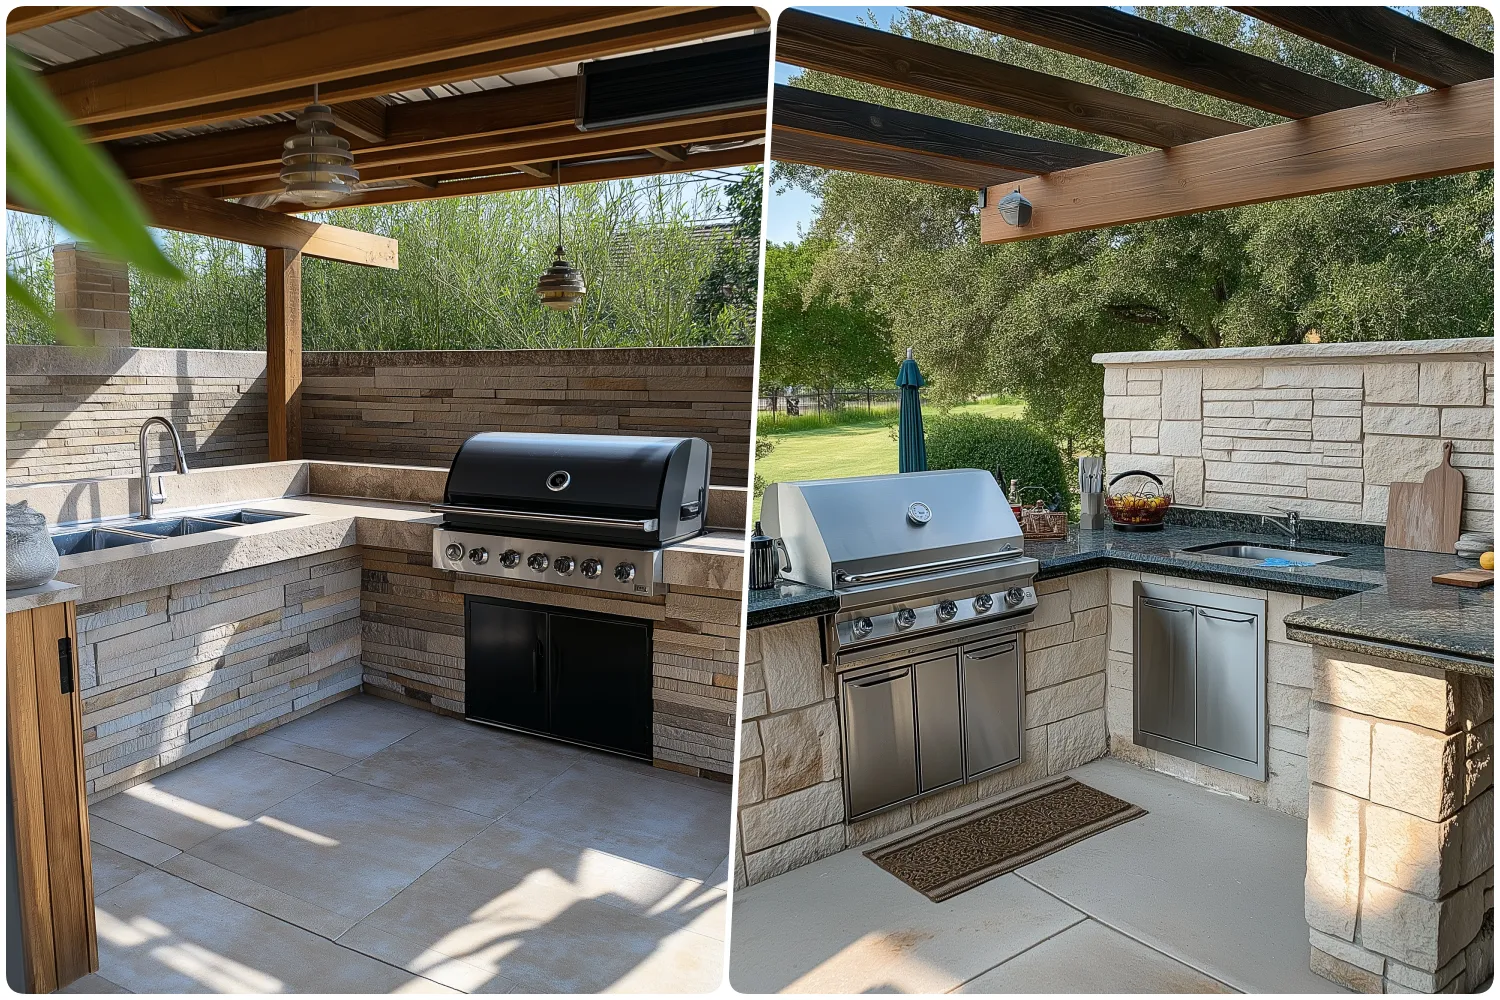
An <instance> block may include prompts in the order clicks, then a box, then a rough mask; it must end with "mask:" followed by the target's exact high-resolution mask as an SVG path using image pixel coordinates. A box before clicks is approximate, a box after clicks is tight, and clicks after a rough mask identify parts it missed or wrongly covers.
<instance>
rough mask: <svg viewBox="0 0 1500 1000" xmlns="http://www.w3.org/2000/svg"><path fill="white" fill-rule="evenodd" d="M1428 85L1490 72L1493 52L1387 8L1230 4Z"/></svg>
mask: <svg viewBox="0 0 1500 1000" xmlns="http://www.w3.org/2000/svg"><path fill="white" fill-rule="evenodd" d="M1234 9H1235V10H1237V11H1239V12H1240V13H1242V14H1249V15H1250V16H1251V17H1254V18H1256V19H1258V20H1261V21H1265V22H1266V23H1267V24H1274V25H1275V26H1276V27H1278V28H1282V29H1284V30H1286V31H1290V32H1292V33H1293V34H1296V35H1301V36H1302V37H1303V38H1310V39H1312V40H1313V41H1315V42H1318V43H1319V44H1321V45H1326V46H1328V47H1329V48H1331V49H1335V50H1337V51H1339V52H1342V53H1344V54H1345V55H1349V56H1353V57H1354V58H1356V59H1362V60H1364V61H1365V62H1367V63H1371V64H1372V65H1375V66H1379V67H1380V68H1381V69H1386V70H1390V71H1391V72H1392V73H1396V74H1398V75H1400V76H1404V77H1406V78H1407V79H1408V80H1415V81H1417V82H1418V83H1424V84H1426V85H1427V86H1429V87H1452V86H1455V85H1457V84H1460V83H1471V82H1473V81H1475V80H1483V79H1486V78H1488V77H1492V76H1494V75H1495V56H1494V54H1493V53H1491V52H1486V51H1485V50H1484V49H1482V48H1480V47H1479V46H1477V45H1471V44H1469V43H1468V42H1466V41H1464V40H1463V39H1461V38H1455V37H1453V36H1452V35H1450V34H1448V33H1447V32H1444V31H1439V30H1438V29H1437V28H1434V27H1433V26H1432V25H1430V24H1423V23H1422V22H1421V21H1418V20H1416V19H1415V18H1411V17H1407V16H1406V15H1405V14H1402V13H1400V12H1398V11H1394V10H1392V9H1391V8H1389V7H1235V8H1234Z"/></svg>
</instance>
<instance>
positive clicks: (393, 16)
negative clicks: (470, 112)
mask: <svg viewBox="0 0 1500 1000" xmlns="http://www.w3.org/2000/svg"><path fill="white" fill-rule="evenodd" d="M351 10H357V11H359V12H360V13H361V14H362V16H363V18H364V20H361V21H355V22H352V23H351V20H350V11H351ZM751 10H752V11H753V8H752V9H751ZM694 12H696V13H698V14H700V15H702V14H703V13H704V12H703V11H702V9H701V8H689V9H687V10H686V11H685V10H684V8H670V7H669V8H662V7H603V8H599V7H594V8H585V7H579V8H568V7H469V8H462V9H461V10H458V9H455V10H454V11H452V12H451V15H445V14H444V13H443V12H442V11H441V10H433V9H430V8H420V9H412V8H380V7H365V8H343V7H310V8H303V9H301V10H296V11H293V12H292V13H289V14H281V15H278V16H275V17H267V18H264V19H262V20H258V21H254V22H251V23H250V24H246V25H243V26H241V27H236V28H230V29H225V30H221V31H215V32H207V33H204V34H202V35H197V36H194V37H191V38H183V39H176V40H173V41H169V42H163V43H160V44H157V45H152V46H144V47H140V48H136V49H132V50H129V51H127V52H124V53H121V54H119V55H115V56H109V57H103V58H100V59H95V60H90V61H89V62H87V63H83V64H77V65H65V66H60V67H57V68H56V69H53V70H50V71H48V72H47V73H46V74H45V77H44V78H45V79H46V81H47V83H48V85H49V86H50V87H51V88H52V90H53V92H54V93H55V94H56V95H57V96H58V98H59V100H60V101H61V102H62V104H63V107H64V108H65V110H67V111H68V112H69V114H70V116H71V117H72V118H73V119H74V120H75V121H76V122H78V123H80V124H95V125H97V124H98V123H103V122H109V121H113V120H116V119H123V118H129V119H138V121H137V123H136V124H135V125H133V126H131V128H145V129H146V130H147V131H161V130H163V129H166V128H172V127H178V126H180V125H183V124H188V123H193V122H203V121H222V120H226V119H232V118H238V117H246V116H250V115H256V114H266V113H270V112H271V111H277V110H291V109H294V108H298V107H300V106H301V105H303V104H305V103H307V101H308V94H309V93H310V91H311V87H312V84H313V83H314V82H317V83H320V84H322V85H323V88H322V89H323V93H322V96H323V99H324V100H325V101H327V102H334V101H350V100H359V99H361V98H366V97H374V96H377V95H379V94H385V93H393V92H397V91H401V90H411V89H416V88H419V87H423V86H430V85H434V84H437V83H447V82H452V81H454V80H461V79H466V78H468V77H470V76H485V75H492V74H494V73H497V72H511V71H514V70H517V69H522V68H532V67H537V66H544V65H549V64H551V63H554V62H566V61H570V58H588V57H590V56H589V54H588V53H589V50H588V49H586V48H584V39H585V38H586V37H587V36H589V35H592V34H595V33H599V32H603V33H606V34H607V33H609V32H611V31H613V32H615V34H614V35H611V36H610V37H608V38H593V39H590V40H589V41H591V42H593V43H595V44H597V45H599V46H602V47H603V49H604V50H606V51H607V50H609V49H610V48H611V47H612V46H618V45H620V44H622V43H623V44H627V45H629V46H630V47H632V48H633V47H640V45H641V39H642V37H643V36H644V35H646V34H649V31H648V29H649V28H650V25H651V22H653V21H657V20H663V19H665V20H668V21H673V23H674V28H675V32H686V33H688V37H689V38H693V37H705V36H704V32H705V31H707V30H709V29H708V28H707V27H706V25H707V24H713V23H721V24H722V23H734V24H743V23H744V22H746V21H756V20H758V19H759V17H760V15H759V14H758V13H752V14H746V13H745V9H743V8H731V9H730V10H729V11H728V12H720V13H719V14H718V17H717V20H715V19H714V18H711V17H710V18H708V19H707V20H703V21H699V22H698V23H697V24H696V26H692V25H687V24H684V23H682V21H681V20H680V19H681V18H682V16H683V14H684V13H694ZM633 27H640V28H641V29H642V30H640V31H631V30H630V29H632V28H633ZM728 30H735V29H728ZM627 38H629V39H630V41H629V42H625V39H627ZM683 40H688V39H683ZM647 44H663V43H661V42H655V43H647ZM615 51H620V49H618V48H616V49H615ZM626 51H628V49H626ZM574 53H578V54H577V55H574ZM512 62H515V63H518V64H516V65H512V64H511V63H512ZM497 66H502V67H507V68H496V67H497ZM455 73H456V74H458V75H452V74H455ZM204 115H209V116H212V117H203V116H204ZM95 131H96V135H100V136H102V137H108V138H118V137H120V135H121V134H122V133H121V132H120V131H119V130H117V129H96V130H95ZM130 134H142V133H141V132H138V131H137V132H133V133H130Z"/></svg>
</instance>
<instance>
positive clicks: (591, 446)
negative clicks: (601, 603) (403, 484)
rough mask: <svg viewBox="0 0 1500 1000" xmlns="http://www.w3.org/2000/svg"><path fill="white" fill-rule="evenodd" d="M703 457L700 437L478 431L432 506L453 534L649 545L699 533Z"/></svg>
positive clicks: (706, 452) (705, 448)
mask: <svg viewBox="0 0 1500 1000" xmlns="http://www.w3.org/2000/svg"><path fill="white" fill-rule="evenodd" d="M710 454H711V450H710V448H709V445H708V442H707V441H704V440H703V439H701V438H669V437H631V436H628V435H607V434H522V433H510V432H492V433H485V434H475V435H474V436H473V437H471V438H469V439H468V440H467V441H465V442H464V443H463V446H462V447H460V448H459V449H458V454H456V455H455V456H454V457H453V464H452V466H451V467H450V468H449V470H448V483H447V486H446V487H445V488H444V490H443V503H442V504H439V505H437V506H436V507H434V508H433V509H434V510H437V511H439V512H441V513H442V514H443V515H444V518H445V524H446V525H447V526H448V527H450V528H463V529H471V530H480V531H494V532H511V533H517V534H532V535H535V534H537V533H544V534H546V535H547V536H549V537H555V538H558V539H572V540H578V541H597V542H607V543H611V544H616V545H630V546H635V547H639V548H655V547H658V546H661V545H665V544H668V543H670V542H674V541H678V540H681V539H684V538H689V537H692V536H693V535H697V534H698V533H699V532H701V531H702V530H703V523H704V517H705V515H706V513H707V503H708V470H709V459H710Z"/></svg>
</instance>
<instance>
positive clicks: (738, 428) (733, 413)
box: [302, 347, 755, 486]
mask: <svg viewBox="0 0 1500 1000" xmlns="http://www.w3.org/2000/svg"><path fill="white" fill-rule="evenodd" d="M754 365H755V352H754V350H753V349H752V348H749V347H651V348H630V349H600V350H552V351H310V352H308V353H306V354H304V355H303V357H302V377H303V384H302V436H303V452H304V454H305V455H306V457H308V458H329V459H339V460H345V461H357V460H360V459H370V460H373V461H377V462H396V463H409V464H414V465H441V466H447V464H448V463H449V461H450V460H451V459H452V458H453V453H454V452H455V451H457V450H458V446H459V445H460V444H462V443H463V441H464V439H465V438H467V437H468V436H469V435H470V434H474V433H477V432H479V431H489V430H505V431H571V432H575V433H599V434H648V435H649V434H664V435H671V436H684V437H686V436H695V437H701V438H704V439H706V440H707V441H708V442H709V444H711V445H712V446H713V449H714V467H713V472H712V479H713V481H714V482H715V483H718V484H720V485H725V486H744V485H747V483H748V475H749V463H750V420H751V412H752V411H751V403H752V399H751V397H752V394H753V385H754V380H755V370H754Z"/></svg>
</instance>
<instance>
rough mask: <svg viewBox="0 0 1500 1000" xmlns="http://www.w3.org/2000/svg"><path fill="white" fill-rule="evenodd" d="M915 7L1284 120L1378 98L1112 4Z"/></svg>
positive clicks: (1351, 105) (1357, 104)
mask: <svg viewBox="0 0 1500 1000" xmlns="http://www.w3.org/2000/svg"><path fill="white" fill-rule="evenodd" d="M917 9H918V10H923V11H927V12H928V13H930V14H936V15H938V16H939V17H945V18H947V19H949V20H951V21H958V22H959V23H961V24H967V25H969V26H970V27H974V28H979V29H981V30H984V31H992V32H995V33H996V34H1000V35H1008V36H1010V37H1011V38H1019V39H1021V40H1022V41H1025V42H1031V43H1033V44H1035V45H1041V46H1045V47H1046V48H1049V49H1056V50H1058V51H1060V52H1067V53H1070V54H1071V55H1075V56H1079V57H1081V58H1084V59H1092V60H1094V61H1095V62H1102V63H1105V64H1107V65H1109V66H1114V67H1116V68H1117V69H1123V70H1129V71H1130V72H1132V73H1139V74H1141V75H1142V76H1149V77H1152V78H1154V79H1157V80H1162V81H1165V82H1167V83H1172V84H1176V85H1177V86H1179V87H1186V88H1187V89H1189V90H1197V91H1201V92H1203V93H1205V94H1212V95H1214V96H1215V97H1222V98H1224V99H1225V100H1227V101H1234V102H1236V103H1239V104H1247V105H1249V106H1250V107H1253V108H1259V109H1260V110H1262V111H1269V112H1270V113H1272V114H1276V115H1281V116H1283V117H1285V118H1307V117H1310V116H1312V115H1320V114H1323V113H1324V112H1327V111H1337V110H1339V109H1340V108H1354V107H1358V106H1359V105H1361V104H1370V103H1372V102H1374V101H1375V100H1377V98H1376V97H1375V96H1374V95H1372V94H1366V93H1362V92H1361V91H1358V90H1353V89H1351V88H1349V87H1345V86H1343V85H1342V84H1338V83H1334V82H1332V81H1330V80H1324V79H1322V78H1321V77H1317V76H1313V75H1311V74H1309V73H1303V72H1301V71H1300V70H1295V69H1292V68H1290V67H1288V66H1283V65H1281V64H1280V63H1276V62H1272V61H1271V60H1269V59H1262V58H1261V57H1260V56H1255V55H1251V54H1250V53H1248V52H1241V51H1240V50H1238V49H1233V48H1230V47H1229V46H1227V45H1220V44H1219V43H1218V42H1213V41H1209V40H1208V39H1206V38H1199V37H1198V36H1197V35H1193V34H1189V33H1188V32H1186V31H1178V30H1177V29H1175V28H1169V27H1167V26H1166V25H1164V24H1158V23H1157V22H1155V21H1151V20H1147V19H1146V18H1144V17H1137V16H1136V15H1134V14H1127V13H1125V12H1124V11H1120V10H1115V9H1114V8H1113V7H919V8H917Z"/></svg>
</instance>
